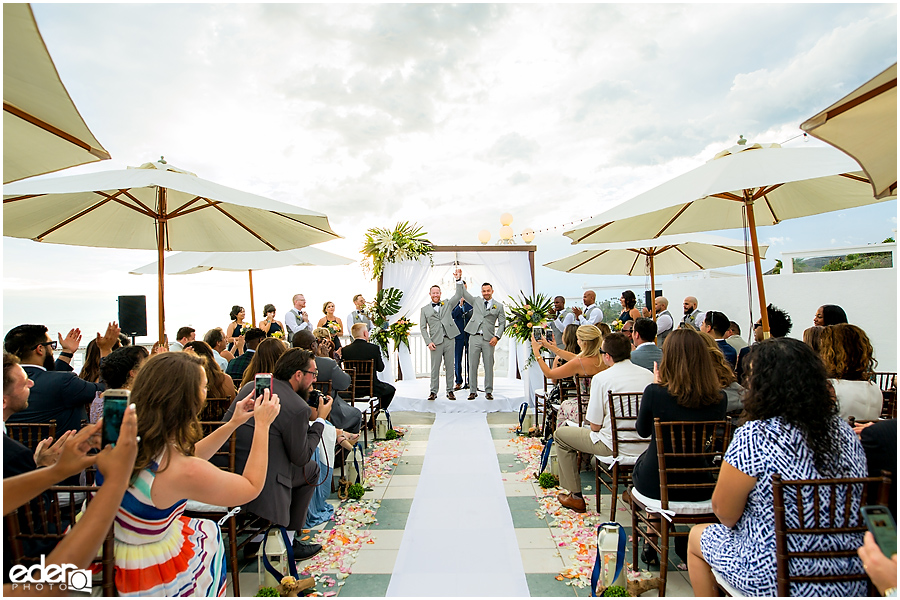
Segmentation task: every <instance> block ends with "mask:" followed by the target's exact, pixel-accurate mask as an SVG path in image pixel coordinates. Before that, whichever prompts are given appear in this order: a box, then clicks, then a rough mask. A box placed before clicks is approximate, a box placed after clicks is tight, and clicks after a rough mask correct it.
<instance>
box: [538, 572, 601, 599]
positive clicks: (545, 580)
mask: <svg viewBox="0 0 900 600" xmlns="http://www.w3.org/2000/svg"><path fill="white" fill-rule="evenodd" d="M525 581H526V582H527V583H528V595H529V596H531V597H532V598H560V597H567V596H577V595H578V594H577V593H576V592H575V587H573V586H571V585H566V584H565V582H564V581H557V580H556V575H555V574H553V573H525ZM584 591H585V595H586V596H590V595H591V591H590V590H589V589H588V588H584Z"/></svg>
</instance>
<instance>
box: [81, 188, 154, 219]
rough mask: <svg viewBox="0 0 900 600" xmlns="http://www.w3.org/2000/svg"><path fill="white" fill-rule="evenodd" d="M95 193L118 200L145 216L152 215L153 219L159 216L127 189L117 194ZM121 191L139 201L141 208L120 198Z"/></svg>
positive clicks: (114, 200) (108, 198)
mask: <svg viewBox="0 0 900 600" xmlns="http://www.w3.org/2000/svg"><path fill="white" fill-rule="evenodd" d="M94 193H95V194H97V195H98V196H100V197H102V198H106V199H107V200H112V201H113V202H116V203H118V204H121V205H122V206H124V207H125V208H130V209H131V210H133V211H135V212H139V213H141V214H142V215H144V216H145V217H150V218H151V219H155V218H156V217H157V215H156V213H155V212H153V210H151V209H150V208H149V207H147V206H144V205H143V204H142V203H141V202H138V200H137V199H136V198H134V197H132V196H131V195H129V194H128V192H126V191H125V190H119V192H118V193H116V194H115V195H113V196H110V195H109V194H106V193H103V192H94ZM121 193H125V195H126V196H128V197H129V198H131V199H132V200H134V201H135V202H137V203H138V204H139V205H140V207H141V208H138V207H137V206H132V205H131V204H128V203H127V202H125V201H124V200H122V199H121V198H118V195H119V194H121Z"/></svg>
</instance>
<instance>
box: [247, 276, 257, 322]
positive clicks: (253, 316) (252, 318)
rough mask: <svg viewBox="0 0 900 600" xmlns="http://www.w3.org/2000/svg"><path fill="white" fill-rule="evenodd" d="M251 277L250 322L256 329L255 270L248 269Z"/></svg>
mask: <svg viewBox="0 0 900 600" xmlns="http://www.w3.org/2000/svg"><path fill="white" fill-rule="evenodd" d="M247 275H248V276H249V277H250V322H251V323H253V326H254V327H256V305H255V304H254V303H253V269H247Z"/></svg>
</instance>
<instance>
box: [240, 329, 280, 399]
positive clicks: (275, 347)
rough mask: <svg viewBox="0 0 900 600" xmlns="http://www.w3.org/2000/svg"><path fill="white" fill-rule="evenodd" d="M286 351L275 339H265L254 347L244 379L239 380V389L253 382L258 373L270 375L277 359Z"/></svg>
mask: <svg viewBox="0 0 900 600" xmlns="http://www.w3.org/2000/svg"><path fill="white" fill-rule="evenodd" d="M285 350H287V348H286V347H285V345H284V344H283V343H282V342H281V340H278V339H275V338H266V339H264V340H263V341H261V342H260V343H259V346H257V347H256V352H254V353H253V358H251V359H250V364H249V365H247V368H246V369H245V370H244V377H243V378H242V379H241V388H243V387H244V386H245V385H247V384H248V383H250V382H251V381H253V379H254V378H255V377H256V375H257V374H259V373H272V372H273V371H275V363H276V362H278V358H279V357H280V356H281V355H282V354H284V351H285Z"/></svg>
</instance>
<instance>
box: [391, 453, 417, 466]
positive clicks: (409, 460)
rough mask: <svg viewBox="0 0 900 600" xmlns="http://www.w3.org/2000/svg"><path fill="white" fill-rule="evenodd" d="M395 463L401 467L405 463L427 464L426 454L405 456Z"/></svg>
mask: <svg viewBox="0 0 900 600" xmlns="http://www.w3.org/2000/svg"><path fill="white" fill-rule="evenodd" d="M394 462H398V463H400V464H401V465H402V464H405V463H409V464H411V465H422V464H425V455H424V454H404V455H403V456H401V457H400V458H398V459H397V460H395V461H394Z"/></svg>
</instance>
